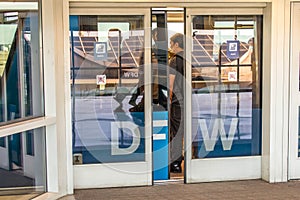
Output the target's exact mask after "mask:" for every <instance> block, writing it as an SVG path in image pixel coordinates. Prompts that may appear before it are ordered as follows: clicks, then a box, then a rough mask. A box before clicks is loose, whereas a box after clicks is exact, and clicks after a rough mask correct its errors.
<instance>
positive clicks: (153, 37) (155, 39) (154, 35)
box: [152, 28, 157, 41]
mask: <svg viewBox="0 0 300 200" xmlns="http://www.w3.org/2000/svg"><path fill="white" fill-rule="evenodd" d="M152 39H153V40H154V41H157V28H154V29H153V30H152Z"/></svg>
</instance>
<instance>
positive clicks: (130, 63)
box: [70, 8, 152, 188]
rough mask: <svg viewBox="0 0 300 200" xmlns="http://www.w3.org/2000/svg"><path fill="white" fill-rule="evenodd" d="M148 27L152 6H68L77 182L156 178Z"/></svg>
mask: <svg viewBox="0 0 300 200" xmlns="http://www.w3.org/2000/svg"><path fill="white" fill-rule="evenodd" d="M149 27H151V26H150V9H140V8H139V9H128V8H127V9H115V8H111V9H103V8H101V9H99V10H97V9H92V10H86V9H85V10H84V9H76V10H75V9H71V10H70V56H71V57H70V59H71V66H70V69H71V71H70V72H71V80H70V86H71V93H72V96H71V98H72V133H73V139H72V142H73V165H74V188H92V187H118V186H134V185H151V184H152V156H151V155H152V153H151V151H152V140H151V139H152V137H151V131H152V130H151V126H152V124H151V121H152V115H151V114H152V106H151V96H150V95H151V84H149V83H150V82H151V68H150V67H149V66H151V65H150V59H151V29H150V28H149ZM148 28H149V29H148ZM147 66H148V67H147ZM137 90H139V95H137ZM133 95H136V96H137V98H136V99H135V101H134V102H133V101H131V97H132V96H133ZM133 103H134V104H136V105H139V106H138V108H135V109H132V105H133Z"/></svg>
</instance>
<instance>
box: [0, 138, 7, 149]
mask: <svg viewBox="0 0 300 200" xmlns="http://www.w3.org/2000/svg"><path fill="white" fill-rule="evenodd" d="M0 147H4V148H5V147H6V138H5V137H2V138H0Z"/></svg>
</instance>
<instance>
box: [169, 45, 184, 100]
mask: <svg viewBox="0 0 300 200" xmlns="http://www.w3.org/2000/svg"><path fill="white" fill-rule="evenodd" d="M169 73H170V74H173V75H175V80H174V84H173V95H172V102H171V103H180V104H183V87H184V85H183V80H184V60H183V51H180V52H178V53H177V54H175V55H174V56H173V57H172V58H171V59H170V71H169Z"/></svg>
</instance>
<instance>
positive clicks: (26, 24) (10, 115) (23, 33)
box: [0, 2, 44, 122]
mask: <svg viewBox="0 0 300 200" xmlns="http://www.w3.org/2000/svg"><path fill="white" fill-rule="evenodd" d="M16 4H20V7H21V6H22V5H21V4H24V6H25V4H26V7H27V8H28V9H26V11H25V10H16V11H14V12H12V11H5V10H1V11H0V16H1V17H0V35H1V37H0V122H7V121H12V120H15V119H20V118H21V119H22V118H25V117H37V116H42V115H43V113H44V109H43V103H42V102H43V98H42V97H43V91H42V84H41V83H42V78H41V65H40V54H39V52H40V31H39V17H40V16H39V12H38V3H37V2H30V3H25V2H23V3H21V2H16ZM16 4H15V5H16ZM15 5H13V4H12V7H14V6H15ZM28 10H30V11H28Z"/></svg>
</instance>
